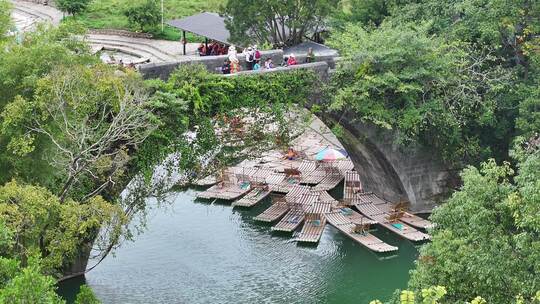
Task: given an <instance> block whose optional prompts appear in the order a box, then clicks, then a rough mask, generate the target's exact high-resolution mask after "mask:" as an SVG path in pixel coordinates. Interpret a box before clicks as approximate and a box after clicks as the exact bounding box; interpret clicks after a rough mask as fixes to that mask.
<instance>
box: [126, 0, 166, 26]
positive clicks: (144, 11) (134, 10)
mask: <svg viewBox="0 0 540 304" xmlns="http://www.w3.org/2000/svg"><path fill="white" fill-rule="evenodd" d="M124 15H125V16H126V17H127V18H128V21H129V24H130V25H131V26H132V27H135V26H138V27H139V30H141V31H144V29H145V28H152V27H155V26H156V25H158V24H159V22H160V20H161V10H160V9H159V5H158V3H157V1H156V0H146V2H144V3H142V4H139V5H135V6H132V7H130V8H128V9H127V10H126V11H125V12H124Z"/></svg>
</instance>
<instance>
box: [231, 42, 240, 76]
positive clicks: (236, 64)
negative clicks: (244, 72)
mask: <svg viewBox="0 0 540 304" xmlns="http://www.w3.org/2000/svg"><path fill="white" fill-rule="evenodd" d="M229 61H230V64H231V74H234V73H237V72H240V61H239V60H238V57H236V48H235V47H234V45H231V46H230V47H229Z"/></svg>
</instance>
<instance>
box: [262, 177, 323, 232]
mask: <svg viewBox="0 0 540 304" xmlns="http://www.w3.org/2000/svg"><path fill="white" fill-rule="evenodd" d="M318 200H319V194H318V193H314V192H311V191H310V189H309V187H306V186H298V187H296V188H295V189H293V190H291V192H289V193H288V194H287V195H286V196H285V201H286V202H287V204H288V205H289V209H290V211H289V212H288V213H287V214H286V215H285V216H284V217H283V218H282V219H281V221H279V223H277V224H276V225H275V226H273V227H272V230H276V231H285V232H292V231H294V230H296V228H298V226H300V224H302V222H303V221H304V217H305V214H306V211H308V210H310V209H312V208H313V206H314V204H315V203H316V202H317V201H318Z"/></svg>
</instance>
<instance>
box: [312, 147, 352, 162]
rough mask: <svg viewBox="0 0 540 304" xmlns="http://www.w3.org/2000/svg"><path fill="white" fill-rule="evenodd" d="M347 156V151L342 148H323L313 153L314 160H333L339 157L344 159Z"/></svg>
mask: <svg viewBox="0 0 540 304" xmlns="http://www.w3.org/2000/svg"><path fill="white" fill-rule="evenodd" d="M347 157H348V154H347V151H345V150H342V149H334V148H325V149H323V150H321V151H319V153H317V155H315V159H316V160H320V161H333V160H339V159H345V158H347Z"/></svg>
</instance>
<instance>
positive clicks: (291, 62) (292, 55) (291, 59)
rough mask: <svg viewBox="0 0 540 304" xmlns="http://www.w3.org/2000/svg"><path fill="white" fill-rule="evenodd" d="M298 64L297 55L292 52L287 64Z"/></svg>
mask: <svg viewBox="0 0 540 304" xmlns="http://www.w3.org/2000/svg"><path fill="white" fill-rule="evenodd" d="M296 64H297V62H296V57H295V56H294V54H290V55H289V59H288V60H287V65H288V66H291V65H296Z"/></svg>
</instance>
